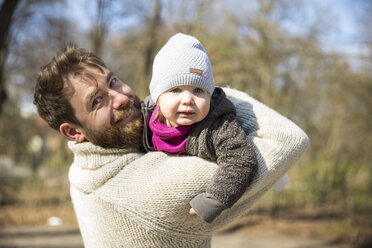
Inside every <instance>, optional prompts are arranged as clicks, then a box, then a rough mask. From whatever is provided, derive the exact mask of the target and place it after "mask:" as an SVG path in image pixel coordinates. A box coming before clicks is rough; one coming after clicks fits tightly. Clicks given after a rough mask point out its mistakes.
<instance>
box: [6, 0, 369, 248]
mask: <svg viewBox="0 0 372 248" xmlns="http://www.w3.org/2000/svg"><path fill="white" fill-rule="evenodd" d="M0 6H1V9H0V229H1V228H9V227H20V226H26V227H27V226H28V227H37V226H45V225H47V223H48V219H49V218H50V217H52V216H55V217H58V220H59V222H58V223H59V224H61V223H63V225H71V226H76V220H75V216H74V212H73V207H72V204H71V202H70V196H69V184H68V178H67V173H68V168H69V165H70V164H71V162H72V154H71V152H70V151H69V150H68V149H67V146H66V140H65V139H64V138H62V136H61V135H59V133H57V132H56V131H53V130H52V129H51V128H49V127H48V126H47V125H46V123H45V122H44V121H43V120H41V119H40V118H39V117H38V115H37V113H36V110H35V107H34V106H33V103H32V101H33V88H34V85H35V78H36V75H37V72H38V70H39V69H40V67H41V66H42V65H44V64H46V63H48V62H49V60H50V59H51V58H52V57H53V56H54V54H55V53H56V52H57V51H59V50H60V49H61V48H63V47H64V46H65V45H67V44H68V43H69V42H74V43H76V44H77V45H78V46H79V47H85V48H88V49H90V50H92V51H93V52H94V53H95V54H97V55H99V56H100V57H102V58H103V59H104V60H105V62H106V64H107V66H108V68H110V69H111V70H112V71H114V72H115V73H116V74H117V75H118V76H119V77H120V78H121V80H122V81H124V82H126V83H127V84H129V85H130V86H131V87H132V88H133V89H134V90H135V92H136V93H137V94H138V95H139V96H140V98H142V99H143V98H144V97H145V96H146V95H147V94H148V84H149V80H150V77H151V69H152V61H153V58H154V56H155V54H156V53H157V51H158V50H159V49H160V47H161V46H162V45H163V44H164V43H165V42H166V41H167V40H168V39H169V38H170V36H172V35H173V34H175V33H177V32H184V33H188V34H190V35H193V36H196V37H197V38H198V39H199V40H200V41H201V42H202V43H203V45H204V47H205V49H206V50H207V52H208V54H209V57H210V59H211V62H212V67H213V73H214V79H215V82H216V85H218V86H230V87H233V88H237V89H239V90H242V91H245V92H247V93H248V94H250V95H251V96H253V97H255V98H257V99H258V100H260V101H262V102H263V103H265V104H266V105H268V106H269V107H271V108H274V109H275V110H277V111H278V112H279V113H281V114H283V115H284V116H286V117H288V118H289V119H291V120H293V121H294V122H295V123H297V124H298V125H299V126H300V127H301V128H303V129H304V131H305V132H306V133H307V134H308V135H309V137H310V141H311V144H310V146H309V148H308V150H307V151H306V153H305V155H304V156H303V157H302V158H301V160H300V161H299V163H298V164H297V165H296V166H295V167H293V169H291V170H290V171H289V173H288V174H289V176H290V178H291V182H290V184H289V185H288V186H287V187H286V188H285V190H284V191H282V192H274V191H270V192H269V193H268V194H266V195H265V197H264V198H263V199H262V200H261V201H260V202H259V203H258V204H257V205H256V206H254V208H253V209H252V211H251V214H250V215H249V216H247V217H246V218H242V219H241V220H240V222H239V224H238V225H235V229H239V228H242V227H245V226H250V227H252V226H256V227H257V226H260V225H261V226H264V225H265V223H266V224H267V223H269V224H270V228H273V229H275V228H278V229H280V231H281V232H283V233H286V234H289V235H292V234H296V235H299V234H300V233H303V234H304V235H308V236H312V237H313V236H314V237H319V238H326V239H328V240H333V241H335V242H340V243H348V244H350V245H352V247H371V246H368V245H371V244H372V238H371V236H372V216H371V213H372V212H371V211H372V194H371V191H372V190H371V189H372V180H371V175H372V173H371V172H372V162H371V161H372V132H371V126H372V15H371V13H372V1H370V0H354V1H347V0H338V1H337V0H313V1H306V0H298V1H289V0H261V1H260V0H251V1H238V0H230V1H222V0H214V1H213V0H189V1H177V0H137V1H129V0H90V1H88V0H65V1H63V0H52V1H51V0H49V1H46V0H28V1H25V0H0ZM49 220H50V219H49ZM274 223H280V225H279V224H276V225H275V224H274ZM49 224H50V223H49ZM267 225H268V224H267ZM237 226H239V228H237ZM232 229H233V228H232ZM235 229H234V230H235ZM0 236H1V235H0Z"/></svg>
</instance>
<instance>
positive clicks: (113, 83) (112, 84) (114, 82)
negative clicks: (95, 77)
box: [109, 78, 116, 88]
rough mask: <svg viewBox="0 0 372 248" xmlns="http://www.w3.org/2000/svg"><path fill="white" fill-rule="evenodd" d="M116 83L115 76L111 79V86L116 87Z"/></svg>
mask: <svg viewBox="0 0 372 248" xmlns="http://www.w3.org/2000/svg"><path fill="white" fill-rule="evenodd" d="M115 84H116V79H115V78H114V79H112V80H111V81H110V85H109V86H110V88H112V87H114V85H115Z"/></svg>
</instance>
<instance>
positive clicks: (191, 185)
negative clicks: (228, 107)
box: [99, 89, 309, 236]
mask: <svg viewBox="0 0 372 248" xmlns="http://www.w3.org/2000/svg"><path fill="white" fill-rule="evenodd" d="M224 91H225V92H226V95H227V96H228V98H229V99H230V100H231V101H232V102H233V103H234V104H235V107H236V110H237V119H238V120H239V122H240V123H241V125H242V127H243V128H244V129H245V130H249V131H248V133H247V136H248V138H249V139H250V140H251V141H252V144H253V147H254V149H255V152H256V155H257V159H258V166H259V169H258V176H257V177H256V178H257V179H256V180H255V181H254V183H253V184H252V185H251V187H249V189H248V190H247V191H246V193H245V194H244V195H243V196H242V197H241V199H240V200H239V201H238V202H237V203H236V204H235V205H234V206H233V207H232V208H230V209H227V210H225V211H223V212H222V214H221V215H220V216H218V217H217V218H216V219H215V221H214V222H213V223H212V224H208V223H205V222H204V221H203V220H201V219H200V218H199V217H197V216H190V215H189V214H188V208H187V207H186V206H187V204H188V202H189V201H190V200H191V199H192V198H193V197H194V196H195V195H197V194H199V193H201V192H203V191H205V188H206V187H207V185H208V184H209V183H210V181H211V179H212V177H213V175H214V173H215V171H216V170H217V165H216V164H215V163H211V162H208V161H205V160H203V159H200V158H198V157H192V156H183V157H181V156H170V155H167V154H165V153H162V152H149V153H147V154H145V155H144V156H142V157H140V158H139V159H136V160H135V161H133V162H131V163H130V164H129V165H127V166H125V167H124V168H123V169H122V170H121V171H120V172H119V173H118V174H117V176H115V177H113V178H112V179H110V180H109V181H108V182H106V183H105V185H104V186H103V187H102V188H101V189H100V190H99V191H100V197H101V198H102V200H104V201H106V202H110V203H112V204H113V205H115V206H116V207H115V208H116V209H118V211H121V212H122V213H123V214H124V215H125V216H127V217H128V218H129V219H131V220H133V221H135V222H136V223H137V224H139V225H141V226H143V227H147V228H149V229H151V230H155V231H156V232H164V233H167V234H168V235H171V234H173V235H186V236H187V235H191V234H197V235H205V234H207V233H210V232H212V231H214V230H216V229H219V228H221V227H223V226H225V225H227V224H229V223H231V222H232V221H234V220H235V219H236V218H238V217H239V216H242V215H243V214H245V213H246V212H247V211H248V209H249V208H250V207H251V206H252V205H253V204H254V203H255V202H257V201H258V200H259V199H260V198H261V197H262V196H263V195H264V194H265V193H266V192H267V191H268V190H269V189H270V188H271V187H272V185H273V184H274V183H275V182H276V181H277V180H278V179H279V178H280V177H281V176H283V175H284V174H285V172H286V171H288V170H289V169H290V168H291V167H292V166H293V165H294V163H295V162H296V161H297V160H298V159H299V158H300V156H301V155H302V154H303V152H304V151H305V149H306V147H307V145H308V143H309V140H308V137H307V135H306V134H305V133H304V132H303V131H302V130H301V129H300V128H299V127H298V126H297V125H296V124H294V123H293V122H291V121H290V120H288V119H287V118H285V117H283V116H281V115H280V114H278V113H277V112H275V111H274V110H272V109H270V108H268V107H267V106H265V105H264V104H262V103H260V102H258V101H256V100H255V99H253V98H251V97H249V96H248V95H247V94H245V93H243V92H240V91H237V90H233V89H224ZM104 188H105V189H104ZM171 230H172V231H171Z"/></svg>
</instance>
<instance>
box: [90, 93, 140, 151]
mask: <svg viewBox="0 0 372 248" xmlns="http://www.w3.org/2000/svg"><path fill="white" fill-rule="evenodd" d="M133 106H134V115H133V117H132V120H130V121H129V122H128V123H127V124H126V125H125V126H123V127H117V126H115V123H116V121H117V120H118V119H119V118H122V117H125V116H127V115H128V114H129V113H130V111H131V109H132V107H133ZM110 123H111V126H110V128H108V129H106V130H103V131H97V130H93V129H90V128H89V127H85V132H86V136H87V138H88V139H89V141H90V142H91V143H93V144H95V145H97V146H100V147H103V148H124V149H140V148H141V144H142V130H143V116H142V113H141V102H140V99H139V98H138V97H137V96H135V97H134V98H130V99H129V102H128V104H126V105H125V107H124V108H123V109H120V110H119V111H118V113H117V114H116V115H115V116H113V118H112V120H111V122H110Z"/></svg>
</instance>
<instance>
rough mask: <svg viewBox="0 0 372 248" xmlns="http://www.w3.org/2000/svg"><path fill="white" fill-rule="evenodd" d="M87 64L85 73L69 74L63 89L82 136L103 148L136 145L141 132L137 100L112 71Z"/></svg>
mask: <svg viewBox="0 0 372 248" xmlns="http://www.w3.org/2000/svg"><path fill="white" fill-rule="evenodd" d="M102 69H103V73H102V72H101V71H99V70H97V69H94V68H89V69H88V72H89V74H90V75H92V76H93V77H94V78H95V80H96V82H95V80H93V79H92V78H91V77H88V76H70V77H69V78H68V80H66V83H65V88H64V93H65V96H66V97H67V99H68V100H69V101H70V103H71V105H72V107H73V109H74V110H75V115H76V117H77V119H78V120H79V121H80V123H81V125H82V127H80V131H81V133H82V135H84V138H85V140H88V141H90V142H92V143H93V144H95V145H99V146H101V147H104V148H139V146H140V144H141V134H142V126H143V123H142V114H141V106H140V100H139V99H138V97H136V96H135V94H134V92H133V91H132V89H131V88H130V87H129V86H128V85H126V84H125V83H123V82H122V81H120V79H118V78H117V77H116V76H115V75H114V74H113V73H112V72H110V71H108V70H107V69H106V68H102Z"/></svg>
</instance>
